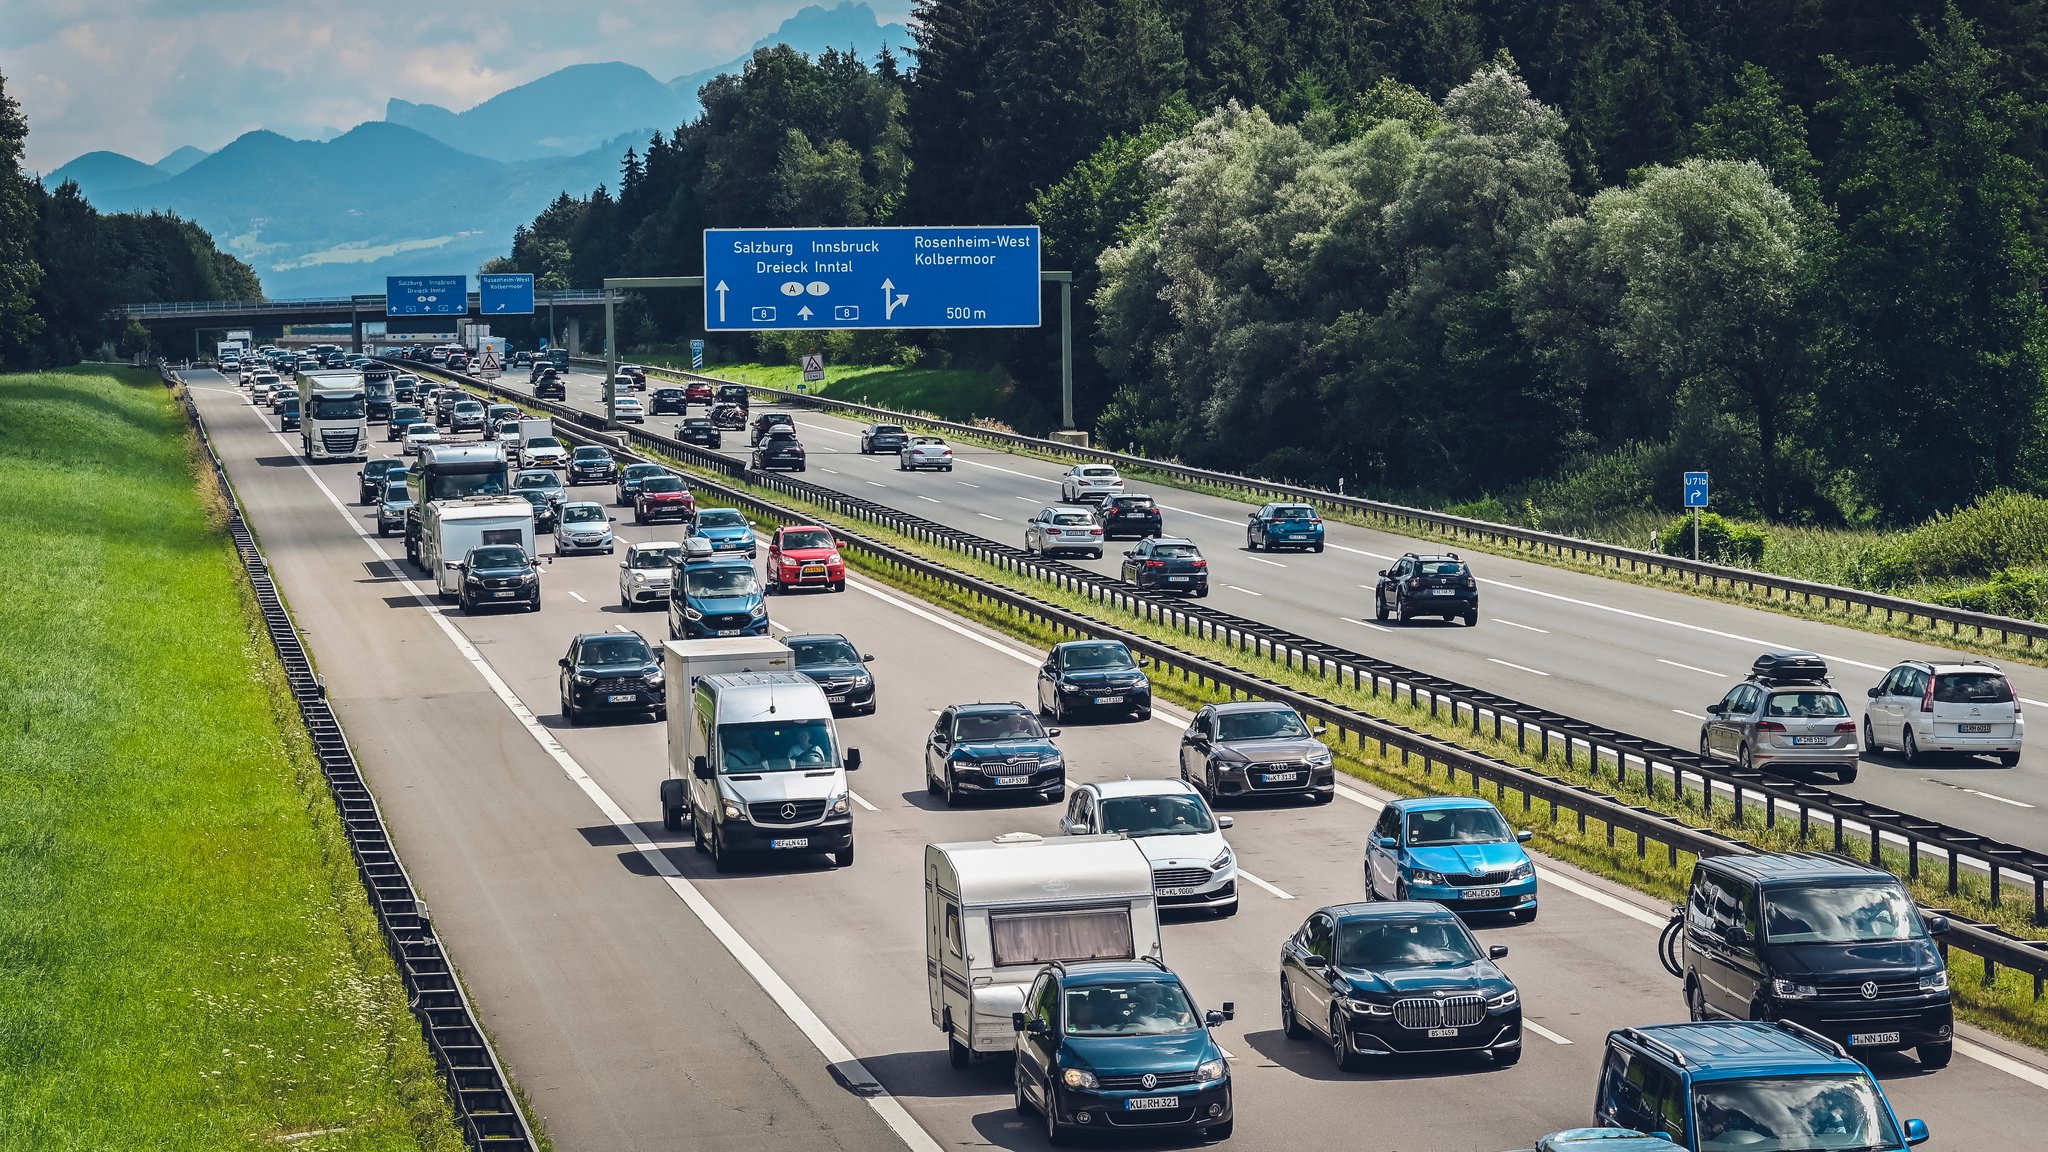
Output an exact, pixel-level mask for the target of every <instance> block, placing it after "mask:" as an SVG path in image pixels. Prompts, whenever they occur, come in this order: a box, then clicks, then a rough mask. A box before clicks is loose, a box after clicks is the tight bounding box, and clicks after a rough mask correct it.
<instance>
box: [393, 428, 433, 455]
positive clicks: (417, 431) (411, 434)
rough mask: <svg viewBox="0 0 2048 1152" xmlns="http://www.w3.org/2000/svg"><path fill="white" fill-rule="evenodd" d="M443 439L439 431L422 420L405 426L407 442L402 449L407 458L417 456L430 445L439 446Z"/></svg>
mask: <svg viewBox="0 0 2048 1152" xmlns="http://www.w3.org/2000/svg"><path fill="white" fill-rule="evenodd" d="M442 439H443V437H442V436H441V432H440V430H439V429H437V428H435V427H434V426H433V425H432V424H429V423H427V422H426V421H425V420H422V421H420V422H419V423H417V424H407V425H406V426H405V441H404V443H403V444H402V445H401V448H402V450H403V451H404V452H405V454H406V455H407V456H417V455H419V454H420V449H421V448H424V447H426V446H427V445H429V444H439V443H441V441H442Z"/></svg>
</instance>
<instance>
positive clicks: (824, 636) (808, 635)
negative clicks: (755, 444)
mask: <svg viewBox="0 0 2048 1152" xmlns="http://www.w3.org/2000/svg"><path fill="white" fill-rule="evenodd" d="M707 511H710V509H707ZM799 640H846V637H845V636H843V635H841V634H840V633H837V632H800V633H798V634H797V635H795V636H784V637H783V638H782V642H783V643H784V644H794V643H796V642H797V641H799ZM846 642H847V643H848V644H851V643H853V641H851V640H846Z"/></svg>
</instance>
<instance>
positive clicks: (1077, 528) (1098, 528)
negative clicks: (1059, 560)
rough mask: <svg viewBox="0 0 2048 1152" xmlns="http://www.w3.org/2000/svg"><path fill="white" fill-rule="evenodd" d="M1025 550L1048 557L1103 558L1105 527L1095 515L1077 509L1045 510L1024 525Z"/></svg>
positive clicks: (1041, 510) (1042, 509)
mask: <svg viewBox="0 0 2048 1152" xmlns="http://www.w3.org/2000/svg"><path fill="white" fill-rule="evenodd" d="M1024 551H1026V552H1043V553H1045V554H1046V555H1047V556H1052V555H1056V554H1058V553H1061V552H1086V553H1088V554H1089V555H1090V556H1093V557H1094V558H1095V559H1097V560H1100V559H1102V525H1100V524H1097V523H1096V522H1095V515H1094V514H1093V513H1091V512H1087V511H1083V510H1080V509H1075V508H1041V509H1039V512H1038V515H1036V516H1033V517H1032V518H1031V519H1030V520H1028V521H1026V522H1025V524H1024Z"/></svg>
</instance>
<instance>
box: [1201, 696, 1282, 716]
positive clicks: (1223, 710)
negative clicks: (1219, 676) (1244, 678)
mask: <svg viewBox="0 0 2048 1152" xmlns="http://www.w3.org/2000/svg"><path fill="white" fill-rule="evenodd" d="M1210 707H1211V708H1212V709H1213V710H1214V711H1215V713H1216V714H1217V715H1218V716H1242V715H1244V714H1245V713H1246V712H1292V711H1294V707H1293V706H1292V705H1289V704H1282V703H1281V702H1280V701H1278V700H1232V701H1230V702H1228V703H1224V704H1212V705H1210Z"/></svg>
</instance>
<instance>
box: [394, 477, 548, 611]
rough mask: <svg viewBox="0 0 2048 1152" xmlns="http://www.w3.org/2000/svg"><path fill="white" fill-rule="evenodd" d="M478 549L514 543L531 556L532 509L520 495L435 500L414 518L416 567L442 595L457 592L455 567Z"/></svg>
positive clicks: (459, 578)
mask: <svg viewBox="0 0 2048 1152" xmlns="http://www.w3.org/2000/svg"><path fill="white" fill-rule="evenodd" d="M484 544H517V545H519V546H520V547H521V548H524V549H526V554H527V555H528V556H537V555H538V553H537V552H536V551H535V550H534V542H533V505H532V504H529V503H528V502H527V500H526V497H524V496H471V497H469V498H467V499H464V500H435V501H433V502H431V503H429V504H428V505H427V506H426V511H425V512H423V513H422V514H421V516H420V566H421V567H423V568H425V569H426V570H427V572H428V573H429V574H430V575H432V576H433V577H434V588H435V590H436V591H438V592H440V593H441V595H443V596H455V595H458V594H460V593H461V591H462V572H461V570H460V569H458V568H456V567H455V565H456V564H458V563H460V562H461V560H462V558H463V557H464V556H467V555H469V550H470V549H471V548H476V547H479V546H481V545H484Z"/></svg>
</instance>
